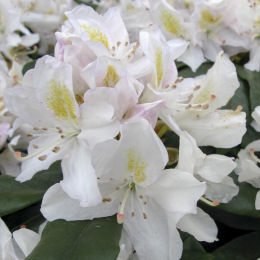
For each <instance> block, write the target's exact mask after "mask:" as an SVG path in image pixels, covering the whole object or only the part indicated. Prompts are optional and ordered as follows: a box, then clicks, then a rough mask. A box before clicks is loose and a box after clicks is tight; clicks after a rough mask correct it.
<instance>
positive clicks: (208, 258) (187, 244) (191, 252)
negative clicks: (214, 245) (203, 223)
mask: <svg viewBox="0 0 260 260" xmlns="http://www.w3.org/2000/svg"><path fill="white" fill-rule="evenodd" d="M184 234H185V233H183V232H182V233H181V237H182V241H183V252H182V257H181V260H191V259H192V260H213V259H214V257H213V255H212V254H209V253H206V251H205V249H204V248H203V246H202V245H201V244H200V243H199V242H198V241H197V240H196V239H195V238H194V237H193V236H191V235H188V234H185V235H184Z"/></svg>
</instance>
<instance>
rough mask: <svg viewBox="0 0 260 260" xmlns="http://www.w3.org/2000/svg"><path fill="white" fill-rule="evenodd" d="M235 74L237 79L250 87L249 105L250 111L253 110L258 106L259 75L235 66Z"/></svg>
mask: <svg viewBox="0 0 260 260" xmlns="http://www.w3.org/2000/svg"><path fill="white" fill-rule="evenodd" d="M237 72H238V75H239V77H241V78H242V79H244V80H246V81H247V82H248V85H249V87H250V93H249V95H250V103H251V111H252V112H253V110H254V109H255V107H256V106H259V105H260V87H259V85H260V73H259V72H255V71H250V70H247V69H245V68H244V67H242V66H237Z"/></svg>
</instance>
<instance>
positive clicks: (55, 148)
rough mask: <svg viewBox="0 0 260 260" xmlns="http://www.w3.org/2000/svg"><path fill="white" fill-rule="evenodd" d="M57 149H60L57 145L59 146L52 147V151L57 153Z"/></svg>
mask: <svg viewBox="0 0 260 260" xmlns="http://www.w3.org/2000/svg"><path fill="white" fill-rule="evenodd" d="M59 150H60V147H59V146H55V147H54V148H53V149H52V151H53V152H54V153H57V152H58V151H59Z"/></svg>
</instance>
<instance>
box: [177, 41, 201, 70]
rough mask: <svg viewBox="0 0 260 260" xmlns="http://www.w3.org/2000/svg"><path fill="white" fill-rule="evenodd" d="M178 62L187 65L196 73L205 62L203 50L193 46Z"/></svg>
mask: <svg viewBox="0 0 260 260" xmlns="http://www.w3.org/2000/svg"><path fill="white" fill-rule="evenodd" d="M178 60H179V61H182V62H184V63H185V64H187V65H188V66H189V67H190V68H191V69H192V71H196V70H197V68H198V67H199V66H200V65H201V64H202V63H203V62H204V61H205V59H204V55H203V53H202V50H201V48H200V47H198V46H192V45H190V46H189V47H188V49H187V50H186V52H185V53H184V54H183V55H182V56H181V57H180V58H179V59H178Z"/></svg>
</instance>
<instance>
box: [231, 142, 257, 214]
mask: <svg viewBox="0 0 260 260" xmlns="http://www.w3.org/2000/svg"><path fill="white" fill-rule="evenodd" d="M259 151H260V140H257V141H254V142H252V143H250V144H248V145H247V147H246V148H245V149H242V150H241V151H240V152H239V153H238V160H237V163H238V167H237V168H236V173H237V174H238V181H239V182H248V183H250V184H251V185H253V186H254V187H255V188H260V168H259V166H258V163H260V159H259V158H258V156H257V155H256V154H255V153H256V152H259ZM255 207H256V209H258V210H259V209H260V192H259V191H258V192H257V195H256V200H255Z"/></svg>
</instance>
